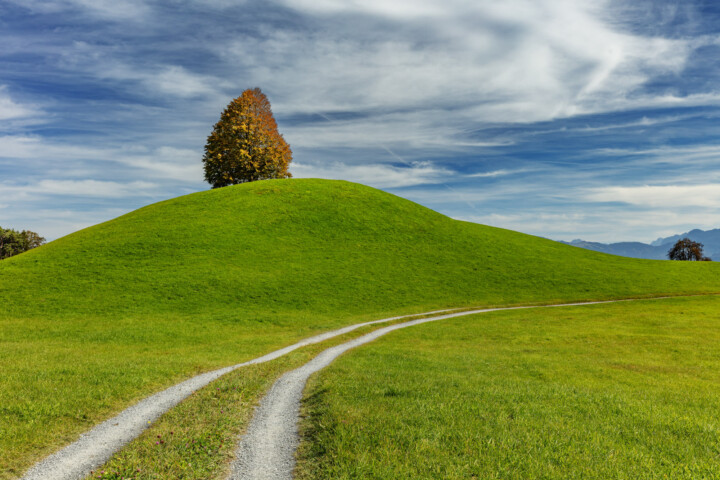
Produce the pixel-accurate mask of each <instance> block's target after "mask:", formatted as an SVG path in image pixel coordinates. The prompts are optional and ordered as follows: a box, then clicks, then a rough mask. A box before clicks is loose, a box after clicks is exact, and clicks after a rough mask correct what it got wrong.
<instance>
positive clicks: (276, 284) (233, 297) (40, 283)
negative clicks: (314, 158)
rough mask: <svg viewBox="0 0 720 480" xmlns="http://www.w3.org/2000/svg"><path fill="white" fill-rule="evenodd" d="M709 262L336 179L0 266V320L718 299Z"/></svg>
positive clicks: (270, 185)
mask: <svg viewBox="0 0 720 480" xmlns="http://www.w3.org/2000/svg"><path fill="white" fill-rule="evenodd" d="M714 267H715V265H712V266H708V265H690V264H681V263H668V262H665V263H659V262H644V261H633V260H628V259H618V258H613V257H608V256H603V255H598V254H596V253H593V252H587V251H583V250H580V249H575V248H569V247H565V246H562V245H558V244H557V243H555V242H551V241H546V240H543V239H540V238H536V237H531V236H528V235H523V234H519V233H516V232H511V231H507V230H501V229H497V228H491V227H486V226H481V225H475V224H469V223H463V222H458V221H454V220H451V219H449V218H447V217H445V216H443V215H440V214H438V213H436V212H434V211H431V210H429V209H426V208H423V207H421V206H419V205H417V204H414V203H412V202H409V201H407V200H404V199H401V198H398V197H395V196H393V195H390V194H387V193H384V192H381V191H378V190H374V189H372V188H369V187H364V186H361V185H357V184H350V183H346V182H335V181H324V180H289V181H268V182H257V183H252V184H246V185H242V186H237V187H229V188H224V189H219V190H212V191H207V192H200V193H196V194H193V195H188V196H185V197H180V198H176V199H173V200H168V201H165V202H161V203H158V204H155V205H151V206H148V207H145V208H142V209H139V210H137V211H135V212H132V213H130V214H127V215H125V216H122V217H120V218H118V219H116V220H113V221H110V222H107V223H104V224H101V225H97V226H95V227H91V228H88V229H85V230H83V231H80V232H77V233H75V234H72V235H69V236H67V237H64V238H62V239H59V240H57V241H55V242H52V243H51V244H49V245H47V246H45V247H42V248H39V249H37V250H34V251H31V252H28V253H27V254H24V255H21V256H18V257H15V258H12V259H9V260H5V261H3V262H2V263H1V264H0V305H1V306H0V314H2V315H22V316H27V315H30V316H35V315H42V316H47V315H53V316H55V315H61V316H65V315H73V316H74V315H79V314H93V315H95V314H97V315H107V314H137V313H142V314H146V313H158V312H184V313H186V314H191V313H207V312H208V311H223V310H228V309H236V308H242V309H243V310H245V311H251V312H254V313H257V314H258V315H263V316H265V315H267V314H268V313H269V312H272V311H276V312H280V311H282V310H293V311H297V310H307V311H311V312H313V313H314V314H317V313H322V312H325V311H337V310H338V309H342V310H348V311H350V312H354V313H360V312H362V313H365V312H368V311H372V310H388V309H394V308H402V307H407V306H415V305H417V304H418V303H421V304H423V305H431V304H432V305H435V306H444V305H459V304H461V305H465V304H470V303H478V302H480V303H488V302H492V303H498V302H499V303H507V302H528V301H550V300H556V299H570V298H572V299H586V298H607V297H613V296H625V295H645V294H649V293H671V292H691V291H710V290H718V287H719V286H720V270H719V269H718V268H714Z"/></svg>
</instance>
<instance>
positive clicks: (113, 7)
mask: <svg viewBox="0 0 720 480" xmlns="http://www.w3.org/2000/svg"><path fill="white" fill-rule="evenodd" d="M10 1H11V2H13V3H16V4H18V5H20V6H22V7H24V8H27V9H29V10H31V11H33V12H38V13H59V12H63V11H67V10H80V11H82V12H86V13H87V14H89V15H91V16H93V17H98V18H102V19H106V20H118V21H125V20H137V19H143V18H145V17H146V16H147V15H149V13H150V10H151V9H150V7H149V5H148V4H147V2H146V1H144V0H122V1H117V0H10Z"/></svg>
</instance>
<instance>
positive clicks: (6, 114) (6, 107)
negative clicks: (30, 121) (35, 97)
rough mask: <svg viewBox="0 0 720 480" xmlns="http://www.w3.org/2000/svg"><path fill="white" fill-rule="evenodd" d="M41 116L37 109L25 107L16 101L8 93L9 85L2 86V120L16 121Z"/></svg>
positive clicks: (0, 104)
mask: <svg viewBox="0 0 720 480" xmlns="http://www.w3.org/2000/svg"><path fill="white" fill-rule="evenodd" d="M39 114H40V111H39V110H38V108H37V107H35V106H33V105H23V104H20V103H17V102H16V101H14V100H13V99H12V98H11V97H10V94H9V92H8V88H7V85H0V120H15V119H18V118H26V117H33V116H37V115H39Z"/></svg>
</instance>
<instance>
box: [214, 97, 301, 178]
mask: <svg viewBox="0 0 720 480" xmlns="http://www.w3.org/2000/svg"><path fill="white" fill-rule="evenodd" d="M291 161H292V151H291V150H290V146H289V145H288V144H287V142H285V139H284V138H283V136H282V135H281V134H280V133H279V132H278V129H277V123H276V122H275V118H274V117H273V114H272V110H271V109H270V102H269V101H268V99H267V97H266V96H265V94H263V93H262V91H261V90H260V89H259V88H253V89H248V90H245V91H244V92H243V93H242V95H240V96H239V97H237V98H236V99H235V100H233V101H232V102H230V104H229V105H228V106H227V108H226V109H225V110H224V111H223V113H222V115H221V116H220V120H219V121H218V122H217V123H216V124H215V127H214V128H213V131H212V133H211V134H210V136H209V137H208V139H207V144H206V145H205V155H204V157H203V164H204V166H205V180H207V182H208V183H210V184H211V185H212V187H213V188H218V187H224V186H227V185H235V184H238V183H245V182H252V181H255V180H265V179H269V178H288V177H291V176H292V175H291V174H290V172H288V166H289V164H290V162H291Z"/></svg>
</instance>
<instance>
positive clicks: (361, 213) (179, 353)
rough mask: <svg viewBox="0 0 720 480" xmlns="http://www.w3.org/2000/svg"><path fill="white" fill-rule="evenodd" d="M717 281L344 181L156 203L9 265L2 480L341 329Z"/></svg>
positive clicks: (708, 266) (1, 339) (258, 186)
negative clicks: (260, 359)
mask: <svg viewBox="0 0 720 480" xmlns="http://www.w3.org/2000/svg"><path fill="white" fill-rule="evenodd" d="M498 245H503V248H497V246H498ZM718 267H720V266H719V265H717V264H716V263H714V262H713V263H702V262H667V261H651V260H636V259H627V258H622V257H616V256H610V255H604V254H600V253H597V252H591V251H587V250H582V249H578V248H574V247H570V246H566V245H562V244H559V243H557V242H552V241H549V240H545V239H541V238H537V237H532V236H529V235H523V234H520V233H516V232H511V231H508V230H502V229H497V228H492V227H485V226H482V225H476V224H471V223H466V222H459V221H455V220H452V219H450V218H448V217H446V216H444V215H441V214H439V213H437V212H434V211H432V210H429V209H427V208H424V207H421V206H419V205H417V204H415V203H412V202H410V201H407V200H404V199H402V198H399V197H396V196H394V195H390V194H388V193H385V192H382V191H379V190H375V189H372V188H369V187H365V186H362V185H357V184H352V183H348V182H339V181H327V180H305V179H302V180H299V179H293V180H267V181H262V182H251V183H245V184H243V185H237V186H233V187H228V188H221V189H214V190H209V191H205V192H200V193H195V194H192V195H187V196H184V197H179V198H175V199H172V200H168V201H165V202H161V203H158V204H154V205H150V206H148V207H145V208H141V209H139V210H137V211H135V212H132V213H129V214H127V215H124V216H122V217H120V218H117V219H115V220H112V221H109V222H106V223H103V224H100V225H96V226H94V227H90V228H87V229H85V230H82V231H79V232H77V233H74V234H72V235H69V236H67V237H64V238H61V239H59V240H55V241H53V242H51V243H49V244H47V245H45V246H43V247H42V248H39V249H34V250H31V251H29V252H26V253H24V254H23V255H18V256H15V257H12V258H9V259H6V260H3V261H2V262H0V365H2V366H3V374H2V375H0V472H6V471H13V470H14V471H15V472H18V471H19V470H20V469H21V468H22V467H26V466H28V465H29V463H30V462H32V460H34V459H37V458H39V457H41V456H43V455H45V454H47V453H50V452H51V451H53V450H54V449H55V448H56V447H58V446H59V445H62V444H64V443H66V442H69V441H70V440H72V439H73V438H74V436H75V435H77V434H78V433H80V432H82V431H84V430H86V429H88V428H89V427H91V426H92V425H94V424H95V423H97V422H98V421H99V420H101V419H104V418H107V417H108V416H109V415H111V414H112V413H113V412H117V411H119V410H120V409H122V408H123V407H125V406H127V405H129V404H130V403H132V402H134V401H136V400H138V399H140V398H143V397H144V396H147V395H149V394H151V393H152V392H155V391H157V390H159V389H161V388H163V387H167V386H169V385H172V384H173V383H175V382H177V381H179V380H181V379H183V378H187V377H188V376H190V375H192V374H195V373H198V372H200V371H206V370H208V369H211V368H217V367H221V366H225V365H229V364H233V363H237V362H240V361H243V360H247V359H249V358H253V357H256V356H259V355H262V354H263V353H266V352H268V351H269V350H271V349H275V348H279V347H282V346H284V345H287V344H288V343H292V342H293V341H295V340H297V339H300V338H303V337H307V336H309V335H311V334H313V333H317V332H320V331H324V330H327V329H329V328H332V327H338V326H341V325H347V324H349V323H354V322H358V321H363V320H371V319H376V318H382V317H384V316H390V315H394V314H403V313H413V312H418V311H429V310H435V309H439V308H443V307H462V306H475V305H492V304H504V305H507V304H518V303H533V302H537V303H550V302H556V301H561V300H585V299H601V298H617V297H628V296H643V295H659V294H680V293H703V292H705V293H707V292H717V291H720V268H718ZM8 476H10V474H8ZM0 478H2V476H0Z"/></svg>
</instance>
